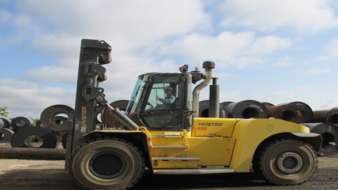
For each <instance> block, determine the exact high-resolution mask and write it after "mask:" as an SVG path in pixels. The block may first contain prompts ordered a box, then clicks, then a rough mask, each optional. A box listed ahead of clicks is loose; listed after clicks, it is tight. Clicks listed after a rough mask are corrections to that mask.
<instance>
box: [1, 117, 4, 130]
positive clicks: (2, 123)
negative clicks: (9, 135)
mask: <svg viewBox="0 0 338 190" xmlns="http://www.w3.org/2000/svg"><path fill="white" fill-rule="evenodd" d="M4 127H5V122H4V121H2V119H0V129H2V128H4Z"/></svg>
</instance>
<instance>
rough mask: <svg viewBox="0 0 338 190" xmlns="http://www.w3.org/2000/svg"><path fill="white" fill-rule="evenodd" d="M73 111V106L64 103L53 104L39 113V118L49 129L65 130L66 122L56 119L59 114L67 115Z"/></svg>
mask: <svg viewBox="0 0 338 190" xmlns="http://www.w3.org/2000/svg"><path fill="white" fill-rule="evenodd" d="M72 111H74V109H73V108H71V107H69V106H66V105H53V106H50V107H48V108H46V109H45V110H43V112H42V113H41V116H40V120H41V123H42V125H43V126H44V127H46V128H48V129H49V130H51V131H57V132H58V131H66V130H67V129H68V126H67V122H66V121H63V120H62V121H61V120H60V119H58V117H59V116H60V114H65V115H67V117H68V116H69V114H70V113H71V112H72Z"/></svg>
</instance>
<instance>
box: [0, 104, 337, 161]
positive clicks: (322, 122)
mask: <svg viewBox="0 0 338 190" xmlns="http://www.w3.org/2000/svg"><path fill="white" fill-rule="evenodd" d="M110 105H111V106H113V107H117V108H119V109H120V110H121V111H125V110H126V108H127V106H128V100H118V101H114V102H112V103H111V104H110ZM199 106H200V109H199V116H200V117H209V114H208V113H209V101H208V100H203V101H200V103H199ZM72 111H74V110H73V108H70V107H68V106H65V105H53V106H50V107H48V108H46V109H45V110H43V112H42V113H41V118H40V120H39V121H38V122H37V123H36V126H32V125H33V123H32V121H31V119H29V118H27V117H17V118H14V119H12V120H9V119H7V118H1V119H0V143H4V142H11V144H12V146H13V147H38V148H56V147H57V146H58V145H57V144H58V142H59V141H62V145H63V147H64V148H66V139H67V133H66V131H67V129H68V126H67V119H68V116H69V114H70V113H71V112H72ZM97 113H98V116H97V123H103V124H105V125H106V127H108V128H119V127H121V125H120V123H119V122H117V121H116V119H115V118H114V117H113V116H112V115H111V114H110V113H109V112H108V111H107V110H106V109H104V108H103V109H101V110H97ZM219 117H220V118H243V119H249V118H268V117H274V118H276V119H282V120H286V121H289V122H294V123H300V124H303V125H305V126H307V127H308V128H309V129H310V132H313V133H319V134H321V135H322V137H323V141H324V142H323V146H322V149H321V150H320V151H318V152H317V153H318V155H319V156H328V155H332V154H335V153H337V152H338V127H337V126H336V125H338V108H332V109H328V110H319V111H312V109H311V107H310V106H309V105H307V104H306V103H304V102H299V101H296V102H289V103H283V104H279V105H274V104H271V103H269V102H261V103H260V102H258V101H255V100H244V101H239V102H231V101H226V102H222V103H220V104H219ZM35 144H38V146H36V145H35Z"/></svg>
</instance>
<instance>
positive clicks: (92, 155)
mask: <svg viewBox="0 0 338 190" xmlns="http://www.w3.org/2000/svg"><path fill="white" fill-rule="evenodd" d="M69 172H70V174H71V176H73V178H74V180H75V182H77V183H79V184H80V185H81V186H83V187H84V188H88V189H126V188H129V187H132V186H134V184H136V183H137V182H138V180H139V179H140V178H141V177H142V174H143V172H144V158H143V156H142V154H141V152H140V151H139V150H138V148H137V147H135V146H134V145H133V144H132V143H130V142H129V143H128V142H126V141H125V140H120V139H104V140H103V139H101V140H97V141H94V142H89V143H85V144H83V145H81V146H80V147H79V148H77V149H76V150H75V151H74V153H73V155H72V158H71V159H70V164H69Z"/></svg>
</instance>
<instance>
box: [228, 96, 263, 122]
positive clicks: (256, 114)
mask: <svg viewBox="0 0 338 190" xmlns="http://www.w3.org/2000/svg"><path fill="white" fill-rule="evenodd" d="M226 113H227V114H228V117H229V118H244V119H248V118H268V111H267V109H266V107H265V106H264V105H262V104H261V103H259V102H257V101H255V100H244V101H240V102H233V103H231V104H228V105H227V106H226Z"/></svg>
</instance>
